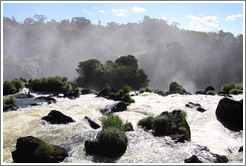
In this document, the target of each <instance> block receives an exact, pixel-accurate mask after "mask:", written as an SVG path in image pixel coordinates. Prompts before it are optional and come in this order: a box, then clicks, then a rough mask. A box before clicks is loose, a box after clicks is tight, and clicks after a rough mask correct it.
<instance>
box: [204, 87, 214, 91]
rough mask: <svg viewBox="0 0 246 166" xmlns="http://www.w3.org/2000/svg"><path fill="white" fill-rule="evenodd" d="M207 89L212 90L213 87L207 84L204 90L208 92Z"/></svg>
mask: <svg viewBox="0 0 246 166" xmlns="http://www.w3.org/2000/svg"><path fill="white" fill-rule="evenodd" d="M208 91H214V87H212V86H207V87H206V89H205V92H208Z"/></svg>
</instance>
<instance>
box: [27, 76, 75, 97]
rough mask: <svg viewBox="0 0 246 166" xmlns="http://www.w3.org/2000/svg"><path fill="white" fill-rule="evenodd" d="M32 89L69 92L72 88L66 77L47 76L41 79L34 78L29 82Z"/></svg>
mask: <svg viewBox="0 0 246 166" xmlns="http://www.w3.org/2000/svg"><path fill="white" fill-rule="evenodd" d="M29 84H30V85H31V87H32V89H33V90H34V91H45V92H63V93H65V92H69V91H71V89H72V86H71V84H69V83H68V82H67V78H66V77H59V76H55V77H48V78H41V79H34V80H32V81H31V82H29Z"/></svg>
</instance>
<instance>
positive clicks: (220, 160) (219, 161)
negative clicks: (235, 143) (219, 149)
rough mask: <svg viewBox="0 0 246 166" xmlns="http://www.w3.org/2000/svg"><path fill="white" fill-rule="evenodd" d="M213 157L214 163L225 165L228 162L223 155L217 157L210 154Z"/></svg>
mask: <svg viewBox="0 0 246 166" xmlns="http://www.w3.org/2000/svg"><path fill="white" fill-rule="evenodd" d="M211 154H212V155H213V156H214V157H215V161H214V162H215V163H227V162H228V158H227V157H226V156H224V155H218V154H214V153H211Z"/></svg>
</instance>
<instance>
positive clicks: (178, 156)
mask: <svg viewBox="0 0 246 166" xmlns="http://www.w3.org/2000/svg"><path fill="white" fill-rule="evenodd" d="M34 95H35V96H37V94H34ZM222 98H223V97H222V96H218V95H216V96H206V95H169V96H166V97H162V96H159V95H157V94H153V93H143V94H139V95H138V96H133V99H134V100H135V103H132V104H131V105H130V106H128V107H127V110H126V111H123V112H118V113H115V114H117V115H119V116H120V118H121V119H122V120H123V121H124V122H125V121H128V122H131V123H132V124H133V128H134V131H130V132H127V133H126V135H127V137H128V147H127V150H126V152H125V153H124V155H123V156H121V157H120V158H118V159H116V160H110V159H107V158H100V157H92V156H88V155H86V154H85V151H84V143H85V141H86V140H87V139H93V138H95V137H96V134H97V133H98V132H99V131H100V130H101V128H99V129H96V130H94V129H92V128H91V127H90V125H89V123H88V122H87V121H86V120H85V119H84V117H85V116H88V117H90V118H91V119H92V120H94V121H95V122H97V123H98V124H101V122H100V120H99V119H100V117H102V114H101V113H100V111H99V110H100V109H101V108H104V107H105V106H106V105H108V104H111V103H114V102H115V101H112V100H108V99H105V98H102V97H96V95H94V94H88V95H81V96H80V97H79V98H76V99H68V98H55V99H56V100H57V103H55V104H50V105H48V104H43V105H39V106H32V107H27V108H19V109H18V110H17V111H9V112H4V113H2V122H3V127H2V134H3V140H2V141H3V147H2V148H3V154H2V155H3V162H4V163H12V162H13V160H12V155H11V152H12V151H14V150H15V146H16V141H17V139H18V138H19V137H24V136H29V135H31V136H34V137H37V138H39V139H41V140H43V141H45V142H48V143H52V144H56V145H59V146H62V147H64V148H66V150H67V151H68V153H69V157H67V158H66V159H65V160H64V161H63V162H64V163H95V162H117V163H184V159H186V158H189V157H190V156H192V154H193V153H194V151H195V150H196V149H197V148H198V147H199V146H198V145H201V146H206V147H208V149H209V150H210V151H211V152H212V153H216V154H219V155H225V156H227V157H228V159H229V162H230V163H242V162H243V157H244V155H243V153H238V149H239V147H241V146H243V145H244V138H243V135H244V134H243V131H239V132H233V131H230V130H228V129H227V128H225V127H224V126H223V125H222V124H221V123H220V122H219V121H218V120H217V119H216V116H215V110H216V107H217V105H218V102H219V100H220V99H222ZM233 98H234V99H235V100H241V99H242V98H243V95H235V96H233ZM188 102H193V103H199V104H201V106H202V107H203V108H204V109H206V110H207V111H206V112H203V113H201V112H198V111H196V109H194V108H187V107H185V104H187V103H188ZM175 109H181V110H184V111H185V112H186V113H187V122H188V124H189V126H190V129H191V141H190V142H185V143H174V142H173V141H172V140H171V138H170V137H168V136H166V137H154V136H153V135H152V134H151V133H150V132H146V131H144V130H143V129H141V128H139V127H138V126H137V123H138V121H139V120H140V119H142V118H145V117H147V116H148V115H154V116H157V115H159V114H160V113H162V112H163V111H172V110H175ZM51 110H58V111H61V112H62V113H63V114H65V115H67V116H70V117H72V118H73V119H74V120H75V121H76V122H74V123H69V124H66V125H52V124H49V123H47V122H45V121H43V120H41V117H43V116H46V115H47V114H48V113H49V112H50V111H51Z"/></svg>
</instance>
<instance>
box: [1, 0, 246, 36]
mask: <svg viewBox="0 0 246 166" xmlns="http://www.w3.org/2000/svg"><path fill="white" fill-rule="evenodd" d="M2 8H3V16H4V17H10V18H11V17H14V18H15V19H16V20H17V21H18V22H23V21H24V20H25V19H26V18H28V17H33V16H34V15H35V14H39V15H45V16H46V17H47V21H50V20H51V19H55V20H56V21H60V20H63V19H69V20H71V18H72V17H85V18H87V19H89V20H91V22H92V23H94V24H97V23H98V21H99V20H100V21H101V24H102V25H106V24H107V23H109V22H116V23H119V24H126V23H128V22H139V21H142V20H143V17H144V16H150V17H151V18H159V19H165V20H167V21H168V23H169V24H171V23H172V22H178V23H179V26H178V27H180V28H182V29H189V30H195V31H205V32H210V31H214V32H217V31H219V30H221V29H222V30H224V31H226V32H228V31H229V32H232V33H233V34H234V35H238V34H243V18H244V13H243V12H244V11H243V2H240V3H236V2H226V1H225V2H222V3H221V2H217V3H211V2H208V3H201V2H197V3H194V2H190V3H185V2H175V3H171V2H170V3H166V2H164V1H163V2H155V3H153V1H149V2H147V3H146V2H134V3H131V2H130V1H128V2H119V1H118V2H115V3H113V2H101V3H98V2H74V3H61V2H60V3H59V2H53V3H45V2H41V1H40V2H39V3H37V2H35V1H34V3H30V2H28V3H24V2H14V3H9V2H7V1H6V2H4V3H3V6H2Z"/></svg>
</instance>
